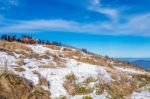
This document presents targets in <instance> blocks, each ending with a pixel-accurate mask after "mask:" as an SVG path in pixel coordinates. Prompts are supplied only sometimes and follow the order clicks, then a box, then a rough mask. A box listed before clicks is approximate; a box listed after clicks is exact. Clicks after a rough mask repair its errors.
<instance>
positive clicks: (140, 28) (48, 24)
mask: <svg viewBox="0 0 150 99" xmlns="http://www.w3.org/2000/svg"><path fill="white" fill-rule="evenodd" d="M149 19H150V13H148V14H144V15H137V16H133V17H130V18H128V21H127V22H126V23H114V22H109V23H107V22H105V23H89V24H83V23H80V22H75V21H67V20H62V19H56V20H28V21H22V20H4V21H1V23H0V26H2V25H3V24H5V26H3V27H0V32H1V33H6V32H10V33H11V32H41V31H59V32H75V33H90V34H105V35H139V36H150V28H149V26H150V20H149Z"/></svg>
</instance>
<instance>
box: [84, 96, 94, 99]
mask: <svg viewBox="0 0 150 99" xmlns="http://www.w3.org/2000/svg"><path fill="white" fill-rule="evenodd" d="M82 99H93V98H92V97H91V96H83V98H82Z"/></svg>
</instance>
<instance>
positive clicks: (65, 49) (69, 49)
mask: <svg viewBox="0 0 150 99" xmlns="http://www.w3.org/2000/svg"><path fill="white" fill-rule="evenodd" d="M62 51H72V49H71V48H67V47H64V48H63V50H62Z"/></svg>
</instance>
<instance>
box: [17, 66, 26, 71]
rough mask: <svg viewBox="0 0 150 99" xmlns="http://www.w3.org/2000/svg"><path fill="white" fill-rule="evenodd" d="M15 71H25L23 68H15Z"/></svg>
mask: <svg viewBox="0 0 150 99" xmlns="http://www.w3.org/2000/svg"><path fill="white" fill-rule="evenodd" d="M15 71H17V72H23V71H25V69H24V68H23V67H17V68H15Z"/></svg>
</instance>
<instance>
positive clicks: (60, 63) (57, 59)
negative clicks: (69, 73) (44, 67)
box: [53, 55, 66, 67]
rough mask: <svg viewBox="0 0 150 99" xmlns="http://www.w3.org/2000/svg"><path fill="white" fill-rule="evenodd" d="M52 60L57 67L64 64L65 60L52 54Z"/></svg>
mask: <svg viewBox="0 0 150 99" xmlns="http://www.w3.org/2000/svg"><path fill="white" fill-rule="evenodd" d="M53 61H54V62H56V66H58V67H65V66H66V61H65V60H63V59H61V58H60V57H58V56H56V55H53Z"/></svg>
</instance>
